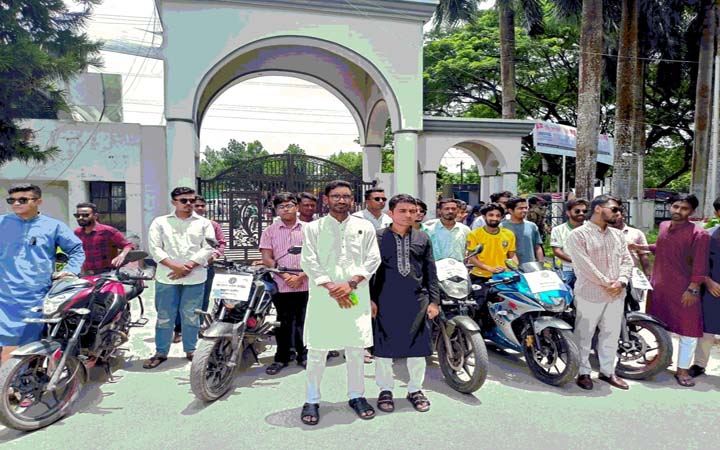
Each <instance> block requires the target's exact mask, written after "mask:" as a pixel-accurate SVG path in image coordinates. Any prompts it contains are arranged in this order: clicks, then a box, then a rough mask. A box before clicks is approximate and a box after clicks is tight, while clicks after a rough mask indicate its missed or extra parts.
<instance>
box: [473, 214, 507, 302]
mask: <svg viewBox="0 0 720 450" xmlns="http://www.w3.org/2000/svg"><path fill="white" fill-rule="evenodd" d="M480 213H481V214H482V216H483V218H484V219H485V225H483V226H482V227H480V228H477V229H475V230H473V231H471V232H470V234H468V239H467V247H468V250H469V251H472V250H474V249H475V248H476V247H477V246H478V245H479V244H482V246H483V250H482V252H481V253H480V254H479V255H476V256H473V257H471V258H470V259H469V262H470V264H472V265H473V266H474V267H473V269H472V271H471V272H470V279H471V280H472V282H473V284H484V283H485V282H486V281H488V280H489V279H490V278H491V277H492V276H493V274H495V273H501V272H504V271H506V270H507V266H506V265H505V260H506V259H512V260H514V261H515V262H516V263H517V256H515V234H514V233H513V232H512V231H510V230H508V229H505V228H501V227H500V222H501V221H502V219H503V216H504V215H505V210H504V209H503V207H502V206H500V205H499V204H497V203H489V204H487V205H485V206H483V208H482V209H481V210H480ZM484 291H485V289H483V292H484ZM478 300H479V301H480V300H484V299H478Z"/></svg>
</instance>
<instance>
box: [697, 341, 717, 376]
mask: <svg viewBox="0 0 720 450" xmlns="http://www.w3.org/2000/svg"><path fill="white" fill-rule="evenodd" d="M714 343H715V335H714V334H712V333H704V334H703V337H701V338H700V339H698V343H697V347H695V361H694V364H696V365H698V366H700V367H702V368H706V367H707V365H708V362H709V361H710V351H711V350H712V346H713V344H714Z"/></svg>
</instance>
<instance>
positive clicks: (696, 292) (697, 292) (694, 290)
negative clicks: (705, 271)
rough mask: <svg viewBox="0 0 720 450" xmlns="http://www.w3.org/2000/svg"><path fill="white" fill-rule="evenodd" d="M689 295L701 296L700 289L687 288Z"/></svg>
mask: <svg viewBox="0 0 720 450" xmlns="http://www.w3.org/2000/svg"><path fill="white" fill-rule="evenodd" d="M685 290H686V291H687V292H688V293H689V294H692V295H700V289H693V288H687V289H685Z"/></svg>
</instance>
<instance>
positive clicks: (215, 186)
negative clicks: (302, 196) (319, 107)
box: [199, 154, 372, 261]
mask: <svg viewBox="0 0 720 450" xmlns="http://www.w3.org/2000/svg"><path fill="white" fill-rule="evenodd" d="M338 179H340V180H345V181H347V182H349V183H350V184H351V185H352V186H353V193H354V194H355V204H356V208H359V207H361V206H362V202H363V199H364V193H365V189H366V188H367V187H370V186H372V184H370V183H363V181H362V177H360V176H357V175H355V174H353V173H352V172H350V171H349V170H348V169H346V168H345V167H343V166H341V165H339V164H336V163H334V162H332V161H328V160H325V159H321V158H316V157H314V156H308V155H294V154H280V155H270V156H263V157H260V158H255V159H251V160H248V161H244V162H242V163H241V164H238V165H236V166H234V167H231V168H230V169H227V170H225V171H224V172H222V173H220V174H219V175H217V176H216V177H215V178H213V179H210V180H200V182H199V191H200V195H202V196H203V197H205V199H206V200H207V217H208V218H210V219H212V220H215V221H216V222H218V223H219V224H220V225H221V227H222V229H223V231H224V232H225V238H226V239H227V250H226V254H227V256H228V258H229V259H235V260H237V259H242V260H245V261H249V260H255V259H259V251H258V246H259V244H260V235H261V234H262V232H263V230H264V229H265V228H267V227H268V226H269V225H270V224H271V223H272V221H273V216H274V214H273V210H272V197H273V195H275V194H276V193H278V192H295V193H300V192H309V193H311V194H314V195H315V196H317V197H318V211H317V212H318V214H320V215H322V214H323V210H322V206H323V201H322V198H323V195H324V189H325V185H326V184H327V183H328V182H330V181H333V180H338Z"/></svg>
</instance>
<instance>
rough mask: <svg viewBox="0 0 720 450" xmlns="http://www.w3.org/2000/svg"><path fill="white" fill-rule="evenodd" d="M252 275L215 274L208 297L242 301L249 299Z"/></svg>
mask: <svg viewBox="0 0 720 450" xmlns="http://www.w3.org/2000/svg"><path fill="white" fill-rule="evenodd" d="M252 281H253V277H252V275H236V274H215V279H214V280H213V285H212V291H211V292H210V297H211V298H213V299H226V300H235V301H242V300H247V299H248V298H249V297H250V289H251V288H252Z"/></svg>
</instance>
